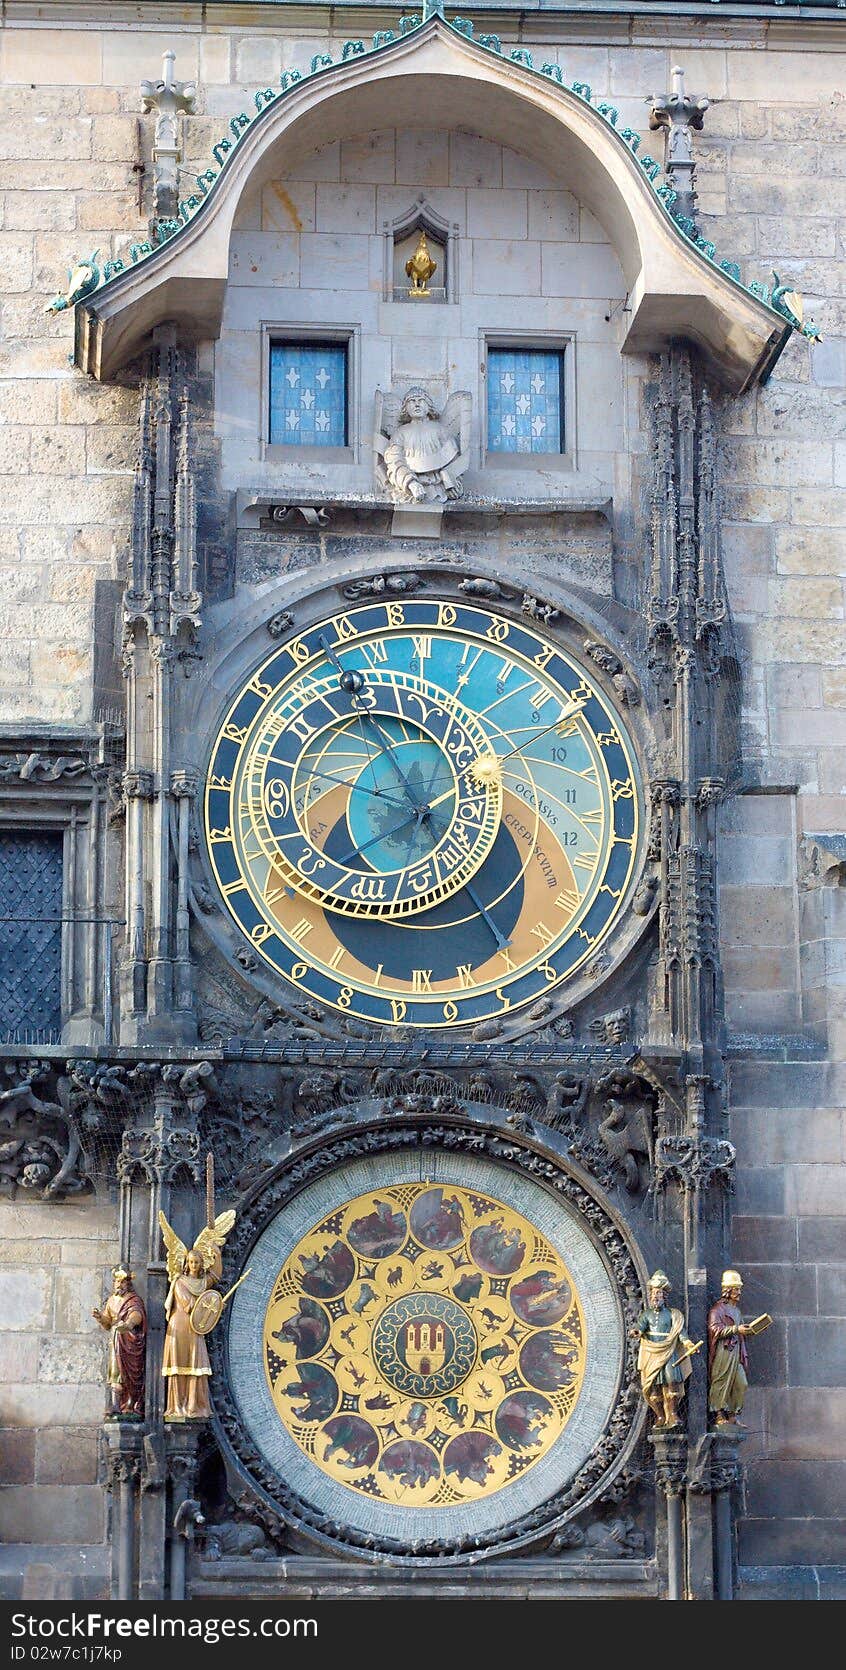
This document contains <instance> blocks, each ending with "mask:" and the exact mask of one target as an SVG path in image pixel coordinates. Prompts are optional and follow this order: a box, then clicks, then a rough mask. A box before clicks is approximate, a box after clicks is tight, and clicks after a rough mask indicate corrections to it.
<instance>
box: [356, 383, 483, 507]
mask: <svg viewBox="0 0 846 1670" xmlns="http://www.w3.org/2000/svg"><path fill="white" fill-rule="evenodd" d="M472 404H473V403H472V398H471V396H470V395H469V394H468V393H466V391H464V390H458V391H456V393H454V394H451V395H450V397H449V399H448V400H447V402H446V405H445V406H444V408H443V411H442V412H439V411H438V409H437V407H436V405H435V403H434V401H433V399H432V397H431V395H430V394H429V393H428V392H427V390H426V389H424V388H410V389H408V390H407V392H406V394H405V395H404V396H400V394H399V393H398V392H396V391H389V392H383V390H382V389H377V390H376V412H375V422H374V428H373V451H374V455H375V464H376V479H377V481H378V482H379V485H380V486H381V487H384V488H386V489H387V491H388V492H389V493H390V494H391V497H392V498H394V499H395V500H396V501H397V503H399V504H409V503H418V504H422V503H426V502H428V503H436V504H437V503H443V502H444V500H446V499H457V498H460V497H461V494H462V492H463V491H464V487H463V482H462V477H463V475H464V473H465V471H466V469H467V467H468V465H469V463H470V414H471V411H472Z"/></svg>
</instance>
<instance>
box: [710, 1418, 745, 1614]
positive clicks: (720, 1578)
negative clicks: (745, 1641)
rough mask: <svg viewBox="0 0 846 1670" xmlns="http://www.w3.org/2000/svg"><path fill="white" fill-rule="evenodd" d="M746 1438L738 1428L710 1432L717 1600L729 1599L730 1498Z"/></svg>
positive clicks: (732, 1554)
mask: <svg viewBox="0 0 846 1670" xmlns="http://www.w3.org/2000/svg"><path fill="white" fill-rule="evenodd" d="M745 1437H746V1433H745V1432H744V1431H743V1429H742V1427H737V1426H726V1427H721V1428H719V1429H718V1430H717V1432H715V1434H714V1444H713V1449H712V1451H711V1481H710V1482H711V1491H712V1494H713V1500H714V1521H715V1539H714V1540H715V1562H714V1564H715V1584H716V1599H717V1600H733V1599H734V1585H735V1568H736V1563H737V1562H736V1551H735V1546H734V1525H733V1514H732V1498H733V1496H734V1494H735V1492H736V1491H737V1489H738V1486H742V1484H743V1466H742V1463H741V1461H740V1457H739V1451H740V1446H741V1444H742V1443H743V1441H744V1439H745Z"/></svg>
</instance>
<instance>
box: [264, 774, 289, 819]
mask: <svg viewBox="0 0 846 1670" xmlns="http://www.w3.org/2000/svg"><path fill="white" fill-rule="evenodd" d="M264 809H265V811H266V813H267V815H268V817H269V818H287V816H288V813H289V812H290V810H291V796H290V794H289V793H288V785H287V783H284V782H283V781H282V778H281V777H272V778H271V780H270V782H269V783H268V784H267V785H266V786H265V791H264Z"/></svg>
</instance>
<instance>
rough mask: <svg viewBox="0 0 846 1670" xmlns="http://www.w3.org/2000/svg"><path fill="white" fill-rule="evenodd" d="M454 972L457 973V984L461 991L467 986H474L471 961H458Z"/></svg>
mask: <svg viewBox="0 0 846 1670" xmlns="http://www.w3.org/2000/svg"><path fill="white" fill-rule="evenodd" d="M455 972H456V974H457V975H458V984H459V985H460V987H461V988H462V991H467V989H468V987H470V986H475V984H476V982H475V980H474V979H473V972H472V964H471V963H459V965H458V967H457V969H456V971H455Z"/></svg>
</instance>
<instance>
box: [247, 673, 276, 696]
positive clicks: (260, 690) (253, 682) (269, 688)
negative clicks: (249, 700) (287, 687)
mask: <svg viewBox="0 0 846 1670" xmlns="http://www.w3.org/2000/svg"><path fill="white" fill-rule="evenodd" d="M247 689H248V690H252V692H253V694H254V695H255V696H272V695H273V685H272V684H265V682H264V680H263V679H260V678H259V676H258V673H254V674H253V677H252V678H251V679H250V682H249V684H248V685H247Z"/></svg>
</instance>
